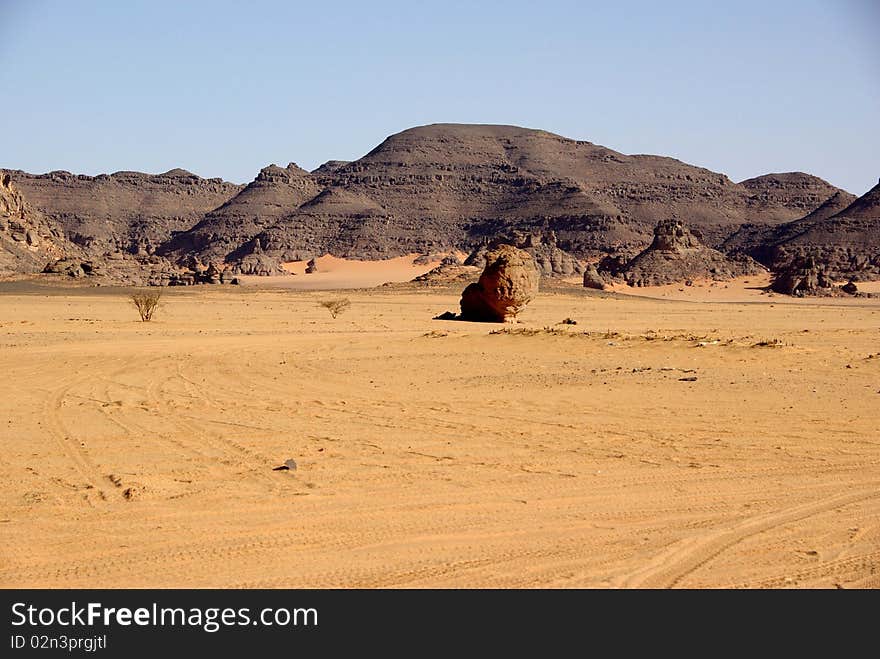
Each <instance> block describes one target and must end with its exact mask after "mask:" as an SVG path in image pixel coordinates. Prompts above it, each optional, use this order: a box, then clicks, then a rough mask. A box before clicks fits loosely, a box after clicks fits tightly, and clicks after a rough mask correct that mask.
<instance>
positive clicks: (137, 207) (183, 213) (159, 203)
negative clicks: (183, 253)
mask: <svg viewBox="0 0 880 659" xmlns="http://www.w3.org/2000/svg"><path fill="white" fill-rule="evenodd" d="M10 175H11V178H12V181H13V183H15V184H16V185H17V186H18V187H19V188H20V189H21V190H22V192H23V193H24V195H25V197H26V198H27V199H28V201H29V202H30V203H31V204H32V206H33V207H34V208H35V209H36V210H38V211H40V212H41V213H42V214H43V215H45V216H46V217H47V218H48V219H50V220H52V221H54V222H55V223H56V224H57V225H58V226H59V227H60V229H61V231H62V233H63V235H64V237H66V238H67V239H68V240H70V241H71V242H73V243H76V244H77V245H78V246H79V247H81V248H82V249H84V250H85V251H86V252H87V253H88V254H90V255H92V256H103V255H105V254H106V253H108V252H117V253H119V252H121V253H127V254H137V255H149V254H152V253H153V252H154V251H155V249H156V247H157V246H158V245H159V244H161V243H163V242H165V241H167V240H168V239H170V238H171V237H172V235H173V233H174V232H179V231H185V230H187V229H189V228H191V227H192V226H193V225H194V224H196V223H197V222H198V221H199V220H201V219H202V218H203V217H204V215H205V213H206V212H208V211H210V210H213V209H214V208H217V207H218V206H220V205H222V204H223V203H225V202H226V201H228V200H229V199H230V198H231V197H233V196H234V195H235V194H237V193H238V191H239V190H240V189H241V186H239V185H235V184H233V183H228V182H226V181H223V180H221V179H216V178H215V179H203V178H201V177H199V176H196V175H195V174H192V173H190V172H187V171H185V170H183V169H172V170H170V171H168V172H165V173H164V174H143V173H141V172H116V173H115V174H100V175H98V176H86V175H83V174H71V173H70V172H64V171H56V172H50V173H48V174H39V175H34V174H27V173H25V172H21V171H13V172H10Z"/></svg>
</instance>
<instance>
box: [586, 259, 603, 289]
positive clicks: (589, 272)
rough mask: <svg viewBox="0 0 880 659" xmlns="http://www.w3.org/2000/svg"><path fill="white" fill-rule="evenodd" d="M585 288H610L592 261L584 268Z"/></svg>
mask: <svg viewBox="0 0 880 659" xmlns="http://www.w3.org/2000/svg"><path fill="white" fill-rule="evenodd" d="M584 288H592V289H594V290H597V291H604V290H605V289H607V288H608V284H607V283H606V282H605V279H604V278H603V277H602V275H600V274H599V271H598V270H596V266H595V265H593V264H592V263H591V264H590V265H588V266H587V267H586V269H585V270H584Z"/></svg>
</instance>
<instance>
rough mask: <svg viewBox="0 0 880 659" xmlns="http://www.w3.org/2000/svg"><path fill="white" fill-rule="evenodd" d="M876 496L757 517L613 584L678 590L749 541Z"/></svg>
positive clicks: (683, 544)
mask: <svg viewBox="0 0 880 659" xmlns="http://www.w3.org/2000/svg"><path fill="white" fill-rule="evenodd" d="M877 496H880V489H878V488H877V485H876V484H875V485H874V487H872V488H871V489H868V490H860V491H858V492H849V493H847V494H839V495H837V496H832V497H829V498H826V499H822V500H819V501H813V502H810V503H804V504H800V505H797V506H793V507H791V508H786V509H784V510H781V511H778V512H774V513H768V514H766V515H758V516H756V517H751V518H749V519H746V520H744V521H742V522H740V523H739V524H736V525H735V526H734V527H733V528H728V529H724V530H720V531H717V532H715V533H709V534H706V535H702V536H696V537H692V538H685V539H684V540H681V541H679V542H677V543H675V544H674V545H672V546H671V547H669V548H668V549H667V550H666V551H664V552H662V553H660V554H658V555H657V556H655V557H654V558H652V559H651V560H650V561H648V564H647V565H645V566H644V567H643V568H641V569H640V570H636V571H635V572H633V573H631V574H628V575H625V576H623V577H619V578H617V579H615V580H614V582H613V583H614V585H615V586H617V587H620V588H675V587H676V586H678V585H679V584H680V583H681V582H682V581H683V580H684V579H685V578H686V577H687V576H688V575H689V574H691V573H693V572H695V571H696V570H698V569H700V568H701V567H703V566H704V565H706V564H707V563H709V562H710V561H712V560H714V559H715V558H717V557H718V556H720V555H721V554H722V553H723V552H725V551H727V550H728V549H730V548H731V547H733V546H734V545H736V544H737V543H739V542H741V541H742V540H745V539H746V538H748V537H751V536H753V535H757V534H759V533H764V532H765V531H769V530H771V529H773V528H776V527H778V526H781V525H782V524H787V523H789V522H797V521H800V520H802V519H806V518H808V517H812V516H813V515H816V514H818V513H822V512H825V511H826V510H831V509H833V508H837V507H838V506H846V505H849V504H852V503H856V502H858V501H863V500H865V499H870V498H872V497H877Z"/></svg>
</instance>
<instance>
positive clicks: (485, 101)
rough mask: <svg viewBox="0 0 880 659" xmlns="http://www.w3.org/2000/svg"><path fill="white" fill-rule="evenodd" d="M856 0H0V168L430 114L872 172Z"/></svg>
mask: <svg viewBox="0 0 880 659" xmlns="http://www.w3.org/2000/svg"><path fill="white" fill-rule="evenodd" d="M878 26H880V2H878V0H826V1H825V2H817V1H814V0H801V1H799V2H792V1H778V2H773V1H772V0H764V1H763V2H752V1H751V0H740V1H738V2H728V3H716V2H705V1H703V2H674V1H669V2H627V1H625V0H624V1H620V2H614V3H612V2H596V3H591V2H583V1H581V2H574V1H572V2H567V1H566V2H562V1H555V0H544V1H543V2H518V1H516V0H507V1H505V2H488V1H487V2H477V1H474V2H458V1H457V0H447V1H444V2H440V3H418V2H415V1H414V0H410V1H408V2H381V1H376V2H348V1H346V0H338V1H336V2H333V3H320V2H314V0H313V1H311V2H308V3H300V2H293V1H288V2H260V1H259V0H256V1H252V2H241V1H238V2H226V1H224V0H213V1H212V2H186V3H184V2H170V1H165V0H151V1H149V2H144V1H141V0H130V1H126V2H110V1H101V2H99V1H88V0H82V1H80V2H60V1H56V0H0V96H2V97H3V100H2V103H0V107H2V110H3V112H2V116H3V122H2V123H3V129H2V136H3V137H2V140H0V167H8V168H16V169H25V170H27V171H32V172H44V171H50V170H53V169H66V170H69V171H73V172H77V173H87V174H96V173H100V172H113V171H117V170H121V169H135V170H141V171H148V172H161V171H165V170H168V169H171V168H173V167H183V168H185V169H189V170H191V171H194V172H196V173H197V174H200V175H202V176H221V177H223V178H226V179H228V180H232V181H236V182H244V181H249V180H251V179H252V178H253V177H254V176H255V175H256V173H257V172H258V171H259V169H260V168H261V167H263V166H265V165H266V164H269V163H272V162H274V163H278V164H282V165H285V164H287V163H288V162H290V161H294V162H297V163H298V164H300V165H301V166H303V167H306V168H307V169H312V168H314V167H316V166H317V165H319V164H320V163H322V162H324V161H325V160H329V159H342V160H351V159H355V158H358V157H360V156H362V155H364V154H365V153H366V152H367V151H369V150H370V149H372V148H373V147H374V146H375V145H377V144H378V143H379V142H381V141H382V140H383V139H384V138H385V137H386V136H388V135H390V134H392V133H395V132H398V131H400V130H403V129H405V128H408V127H411V126H416V125H421V124H427V123H433V122H468V123H469V122H474V123H502V124H516V125H521V126H528V127H532V128H543V129H545V130H549V131H552V132H555V133H559V134H562V135H565V136H567V137H572V138H576V139H586V140H590V141H592V142H596V143H598V144H603V145H605V146H608V147H610V148H613V149H617V150H618V151H622V152H624V153H657V154H661V155H669V156H673V157H676V158H680V159H681V160H684V161H686V162H690V163H693V164H696V165H701V166H704V167H709V168H710V169H713V170H716V171H721V172H724V173H726V174H727V175H729V176H730V177H731V178H732V179H734V180H741V179H743V178H747V177H750V176H755V175H758V174H762V173H766V172H772V171H792V170H801V171H807V172H810V173H814V174H816V175H818V176H821V177H823V178H825V179H827V180H829V181H831V182H832V183H834V184H836V185H839V186H842V187H844V188H846V189H848V190H850V191H851V192H854V193H857V194H861V193H863V192H865V191H866V190H867V189H869V188H870V187H872V186H873V185H874V184H875V183H876V182H877V179H878V176H880V130H878V128H877V124H878V119H880V41H878V40H877V38H876V30H877V27H878Z"/></svg>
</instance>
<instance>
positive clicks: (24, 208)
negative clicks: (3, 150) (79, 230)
mask: <svg viewBox="0 0 880 659" xmlns="http://www.w3.org/2000/svg"><path fill="white" fill-rule="evenodd" d="M78 254H79V250H78V249H77V248H76V246H75V245H72V244H70V243H69V242H68V241H66V240H65V239H64V236H63V232H62V231H61V229H60V228H59V227H58V226H57V224H55V223H54V222H52V221H51V220H50V219H48V218H46V217H45V216H44V215H43V214H42V213H40V212H39V211H37V210H35V209H34V208H33V207H32V206H31V205H30V204H29V203H28V202H27V201H26V200H25V196H24V195H23V194H22V193H21V191H20V190H19V189H18V187H17V186H16V185H15V184H14V183H13V182H12V177H11V175H10V174H9V173H8V172H6V171H2V170H0V274H3V275H8V274H27V273H36V272H40V271H42V270H43V268H44V266H45V265H46V263H47V262H49V261H56V260H58V259H61V258H64V257H65V256H68V255H78Z"/></svg>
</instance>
